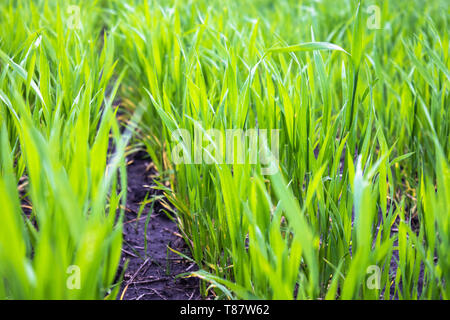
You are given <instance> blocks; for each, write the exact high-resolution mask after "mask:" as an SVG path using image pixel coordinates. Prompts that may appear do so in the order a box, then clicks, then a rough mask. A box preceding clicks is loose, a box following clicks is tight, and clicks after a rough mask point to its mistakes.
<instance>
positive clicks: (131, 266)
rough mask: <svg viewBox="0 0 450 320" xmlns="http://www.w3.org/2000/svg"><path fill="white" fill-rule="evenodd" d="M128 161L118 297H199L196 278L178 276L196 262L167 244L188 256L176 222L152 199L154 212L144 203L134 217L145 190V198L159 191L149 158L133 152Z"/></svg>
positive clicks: (192, 267)
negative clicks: (141, 210) (177, 252)
mask: <svg viewBox="0 0 450 320" xmlns="http://www.w3.org/2000/svg"><path fill="white" fill-rule="evenodd" d="M127 160H128V166H127V173H128V198H127V209H126V214H125V219H124V227H123V237H124V242H123V249H122V257H121V260H120V267H119V271H118V274H120V273H121V272H122V270H123V266H124V264H125V261H126V260H127V259H128V260H129V263H128V268H127V270H126V271H125V274H124V278H123V282H122V284H121V290H120V292H119V296H118V299H124V300H154V299H156V300H166V299H167V300H170V299H176V300H180V299H186V300H197V299H202V296H201V294H200V289H199V285H200V284H199V280H198V279H195V278H185V277H177V276H178V275H179V274H183V273H186V272H190V271H195V270H196V265H195V264H194V263H193V262H190V261H188V260H186V259H183V258H181V257H180V256H179V255H177V254H175V253H173V252H172V251H171V250H169V249H168V247H170V248H173V249H175V250H176V251H179V252H182V253H183V254H185V255H186V256H189V250H188V248H187V246H186V245H185V243H184V240H183V239H182V238H181V237H180V235H179V231H178V227H177V225H176V223H175V222H174V221H172V220H171V219H170V218H169V217H168V216H167V215H166V213H165V212H164V211H163V210H162V206H161V204H160V203H158V202H155V204H154V207H153V212H150V210H151V204H147V205H145V207H144V210H143V212H142V214H141V216H140V218H139V219H137V216H138V213H139V208H140V206H141V203H142V202H143V201H144V199H145V197H146V195H147V193H148V194H149V195H148V197H147V198H148V199H150V198H151V196H153V195H158V194H159V192H158V191H157V190H154V189H152V186H154V182H153V179H152V176H154V175H155V171H154V169H152V167H151V160H150V159H149V158H148V157H146V154H145V153H143V152H138V153H135V154H133V155H131V156H130V157H128V159H127ZM148 214H150V217H148ZM146 222H148V225H147V230H146ZM145 231H147V232H145ZM145 235H146V236H147V246H146V245H145V241H146V240H145V238H146V237H145ZM145 248H147V250H146V252H145Z"/></svg>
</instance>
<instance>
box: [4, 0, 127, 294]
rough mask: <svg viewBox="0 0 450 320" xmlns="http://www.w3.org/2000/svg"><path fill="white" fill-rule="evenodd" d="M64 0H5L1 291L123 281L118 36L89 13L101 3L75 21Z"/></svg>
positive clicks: (98, 287) (59, 290) (92, 288)
mask: <svg viewBox="0 0 450 320" xmlns="http://www.w3.org/2000/svg"><path fill="white" fill-rule="evenodd" d="M63 4H64V2H62V1H60V2H56V1H3V2H2V3H1V4H0V15H1V20H0V24H1V27H0V203H1V207H2V210H1V213H0V216H1V219H2V221H3V222H2V223H1V225H0V299H103V298H105V297H110V298H115V296H116V295H117V291H118V287H117V286H116V287H114V286H113V284H114V281H115V279H116V273H117V268H118V264H119V258H120V254H121V247H122V224H121V221H122V218H121V217H122V212H119V206H120V204H121V203H123V201H124V200H125V196H126V194H125V193H126V188H125V189H123V188H122V190H124V191H123V192H120V188H119V186H121V185H124V184H123V182H124V179H126V172H125V171H124V169H125V168H124V161H123V153H124V146H125V143H126V141H123V139H122V138H121V135H120V132H119V127H118V124H117V122H116V119H115V111H114V109H113V107H112V102H113V99H114V95H115V92H116V90H117V88H118V84H119V81H118V82H117V83H116V84H115V85H114V83H112V81H110V79H111V77H112V75H113V73H114V72H115V70H114V69H115V65H114V61H113V54H114V43H113V42H112V38H111V37H109V36H106V35H105V36H104V38H101V37H100V34H101V29H100V27H99V26H94V25H93V24H92V22H89V21H97V18H96V17H97V15H98V13H96V11H95V10H92V11H90V14H89V15H87V16H86V17H84V18H85V19H86V20H85V21H84V22H85V23H84V25H86V26H89V27H88V28H87V29H84V30H78V31H77V30H72V29H71V28H70V25H69V24H68V19H69V17H68V16H67V14H66V12H67V10H66V9H67V7H66V6H64V5H63ZM80 4H81V3H80ZM89 4H90V1H84V3H83V4H82V5H85V6H89ZM88 22H89V23H88ZM110 41H111V42H110ZM100 44H101V45H100ZM119 80H120V79H119ZM109 146H111V147H112V148H113V149H114V150H115V151H116V153H115V154H114V155H111V156H108V155H107V151H108V147H109ZM118 170H121V172H122V174H121V178H122V182H121V181H119V180H120V179H119V178H118V175H117V172H118Z"/></svg>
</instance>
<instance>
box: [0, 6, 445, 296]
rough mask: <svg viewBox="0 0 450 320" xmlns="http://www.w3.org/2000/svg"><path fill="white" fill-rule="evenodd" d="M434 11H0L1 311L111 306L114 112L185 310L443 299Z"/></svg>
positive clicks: (120, 145)
mask: <svg viewBox="0 0 450 320" xmlns="http://www.w3.org/2000/svg"><path fill="white" fill-rule="evenodd" d="M447 2H448V1H445V0H436V1H428V2H427V1H422V0H412V1H407V0H402V1H400V0H399V1H376V0H373V1H359V0H346V1H334V0H322V1H314V0H302V1H297V0H280V1H271V0H227V1H224V0H186V1H180V0H167V1H158V0H129V1H121V0H109V1H106V0H104V1H102V0H98V1H87V0H79V1H75V0H74V1H72V3H71V4H70V5H69V4H68V3H66V1H62V0H54V1H50V0H47V1H46V0H37V1H30V0H19V1H12V0H6V1H3V2H2V3H1V4H0V14H1V20H0V203H2V207H3V208H4V209H3V210H2V212H1V213H0V214H1V217H2V218H3V219H4V220H5V223H2V224H0V298H6V299H13V298H59V299H64V298H83V299H88V298H105V297H109V298H115V297H116V295H117V289H118V286H117V285H116V286H114V280H115V277H116V272H117V267H118V263H119V257H120V250H121V242H122V225H121V219H122V215H123V212H122V211H123V210H122V208H123V204H124V203H125V202H124V201H125V199H126V188H125V186H126V180H125V179H126V171H125V167H124V161H123V158H124V150H125V146H126V144H127V142H128V139H129V137H130V134H127V135H125V137H123V136H122V135H121V134H120V129H119V126H118V124H117V122H116V117H115V116H116V109H114V108H113V101H114V97H115V96H116V94H117V95H118V96H119V98H120V103H121V106H122V107H123V111H124V112H125V113H129V114H130V115H131V114H135V112H136V110H144V112H143V114H142V119H141V120H140V122H139V124H138V126H137V128H135V131H136V132H137V134H138V135H137V136H136V139H135V140H134V141H133V143H135V144H136V145H140V146H143V147H144V148H145V149H146V150H147V152H148V153H149V155H150V157H151V158H152V161H153V162H154V164H155V166H156V168H157V169H158V172H159V173H160V178H161V179H160V181H159V183H158V188H159V189H161V190H163V191H164V193H165V196H166V199H167V200H166V201H167V202H168V203H167V206H166V207H167V210H168V212H167V213H168V214H169V215H171V216H173V217H174V218H175V219H176V221H177V223H178V225H179V228H180V232H181V234H182V235H183V237H184V239H185V241H186V244H187V245H188V246H189V248H190V251H191V255H192V258H193V260H195V262H196V263H197V265H198V267H199V271H196V272H192V273H190V274H188V275H187V276H195V277H198V278H201V279H203V280H204V281H203V287H202V291H203V293H205V294H206V293H208V292H209V293H211V294H213V295H214V296H215V297H216V298H219V299H222V298H226V299H234V298H242V299H249V298H258V299H393V298H395V299H397V298H398V299H448V298H449V296H450V288H449V282H450V278H449V277H450V260H449V258H448V256H447V252H448V250H449V248H450V230H449V221H450V219H449V216H450V204H449V200H448V199H450V167H449V165H450V125H449V124H450V111H449V105H450V100H449V83H450V81H449V80H450V72H449V39H448V32H447V30H448V25H449V17H450V15H448V10H449V8H448V6H449V5H448V3H447ZM74 9H75V11H73V10H74ZM77 10H78V13H80V14H79V15H75V16H74V12H75V13H76V12H77ZM75 18H79V19H80V20H79V21H76V19H75ZM74 19H75V20H74ZM73 23H75V24H76V25H73ZM138 114H140V113H138ZM130 119H133V118H132V117H131V116H130ZM134 119H136V118H134ZM131 123H136V121H134V120H133V121H131ZM177 129H181V130H182V132H184V133H186V135H187V136H189V137H190V139H186V137H185V136H180V135H177V134H174V133H176V132H181V131H179V130H178V131H177ZM231 129H233V130H241V131H240V132H241V133H244V132H249V131H251V130H257V131H258V132H261V130H267V132H274V131H276V132H277V134H276V135H273V136H272V135H270V137H269V138H268V139H267V141H265V142H264V144H263V146H262V149H264V150H266V149H267V148H269V146H272V145H273V144H274V143H275V144H277V145H278V148H277V150H278V157H277V159H276V161H275V162H272V164H275V169H276V170H275V171H274V172H271V173H272V174H267V171H266V170H265V169H266V168H265V163H263V162H262V160H261V159H262V158H264V156H262V157H260V158H259V160H260V161H259V162H258V163H256V164H253V161H250V160H252V157H253V154H252V153H251V152H246V151H247V150H248V149H246V148H244V149H241V150H238V148H236V149H233V159H236V158H239V155H242V156H243V160H244V161H242V163H238V162H234V163H224V161H221V160H220V155H222V151H223V148H222V147H223V143H222V142H223V141H221V140H220V138H218V137H217V136H216V134H217V133H218V134H219V135H224V134H225V133H226V132H227V131H228V130H231ZM239 138H240V137H239V135H238V137H237V139H239ZM233 139H234V138H233ZM247 142H248V143H249V142H250V141H247ZM108 146H110V147H112V148H110V149H111V150H115V151H116V152H115V153H114V154H113V155H111V156H109V155H108ZM199 146H200V147H199ZM233 148H234V147H233ZM199 149H200V150H199ZM193 150H195V151H194V153H195V152H197V154H198V153H200V155H201V159H197V158H196V157H195V156H194V158H195V159H192V158H191V159H189V156H192V154H193V153H191V152H189V151H193ZM179 151H181V154H183V157H184V156H186V158H184V159H188V160H190V161H185V163H183V162H181V163H179V162H174V161H173V159H174V157H177V156H179V154H178V152H179ZM239 152H241V153H239ZM222 160H223V159H222ZM187 162H190V163H187ZM118 172H120V177H119V174H118ZM121 190H122V191H121ZM162 201H164V200H162ZM27 203H29V204H30V205H27ZM121 204H122V205H121ZM169 211H170V212H169ZM180 254H181V253H180ZM73 266H75V267H78V268H79V270H80V272H81V278H80V279H81V280H80V281H81V283H80V289H76V290H73V289H71V288H70V286H68V285H67V281H68V276H69V275H68V270H69V271H70V270H72V267H73ZM69 273H70V272H69ZM71 279H72V278H71Z"/></svg>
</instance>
